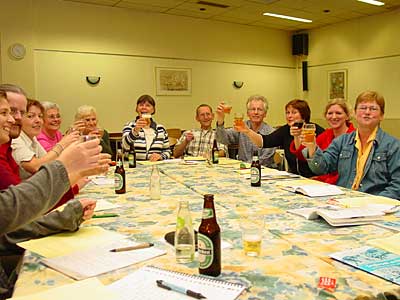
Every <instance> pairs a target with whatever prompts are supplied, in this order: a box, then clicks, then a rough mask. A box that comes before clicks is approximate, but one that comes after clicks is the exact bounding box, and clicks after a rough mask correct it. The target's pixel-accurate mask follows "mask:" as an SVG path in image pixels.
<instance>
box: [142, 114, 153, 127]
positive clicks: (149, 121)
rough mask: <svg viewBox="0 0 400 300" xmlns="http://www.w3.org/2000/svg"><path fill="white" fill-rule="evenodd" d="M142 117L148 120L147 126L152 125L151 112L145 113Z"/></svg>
mask: <svg viewBox="0 0 400 300" xmlns="http://www.w3.org/2000/svg"><path fill="white" fill-rule="evenodd" d="M141 117H142V118H143V119H144V120H145V121H146V123H147V124H146V126H150V123H151V114H148V113H143V114H142V115H141Z"/></svg>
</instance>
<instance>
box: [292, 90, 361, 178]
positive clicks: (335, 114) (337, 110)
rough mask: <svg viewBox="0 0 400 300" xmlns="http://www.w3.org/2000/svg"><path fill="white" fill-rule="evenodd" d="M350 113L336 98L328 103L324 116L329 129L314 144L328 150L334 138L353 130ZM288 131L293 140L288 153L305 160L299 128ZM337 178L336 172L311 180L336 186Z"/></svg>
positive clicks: (341, 101)
mask: <svg viewBox="0 0 400 300" xmlns="http://www.w3.org/2000/svg"><path fill="white" fill-rule="evenodd" d="M350 112H351V111H350V108H349V106H348V105H347V102H346V101H345V100H344V99H341V98H337V99H332V100H330V101H329V102H328V104H327V105H326V107H325V113H324V115H325V118H326V120H327V122H328V124H329V127H330V128H328V129H326V130H325V131H324V132H323V133H321V134H320V135H318V136H317V138H316V143H317V145H318V146H319V147H320V148H321V149H322V150H325V149H326V148H328V146H329V145H330V143H331V142H332V141H333V139H334V138H336V137H338V136H339V135H342V134H344V133H349V132H352V131H354V130H355V128H354V126H353V124H352V123H351V122H350V117H351V113H350ZM290 131H291V132H290V133H291V134H292V135H293V136H294V140H293V141H292V143H291V145H290V151H291V152H292V153H293V154H295V155H296V156H297V158H298V159H301V160H305V158H304V156H303V154H302V152H301V151H302V150H303V149H304V148H305V147H304V146H303V145H301V139H300V134H301V128H297V127H293V126H292V127H291V129H290ZM337 178H338V174H337V172H333V173H330V174H324V175H319V176H314V177H312V179H316V180H319V181H323V182H327V183H330V184H336V181H337Z"/></svg>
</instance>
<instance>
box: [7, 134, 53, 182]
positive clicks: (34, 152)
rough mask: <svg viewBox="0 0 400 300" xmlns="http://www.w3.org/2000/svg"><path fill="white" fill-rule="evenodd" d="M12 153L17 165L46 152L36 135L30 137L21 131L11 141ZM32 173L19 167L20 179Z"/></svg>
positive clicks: (41, 155)
mask: <svg viewBox="0 0 400 300" xmlns="http://www.w3.org/2000/svg"><path fill="white" fill-rule="evenodd" d="M11 148H12V155H13V157H14V159H15V161H16V162H17V164H18V165H21V163H22V162H29V161H31V160H32V158H33V157H36V158H41V157H43V156H45V155H46V154H47V152H46V150H44V149H43V147H42V145H40V143H39V142H38V141H37V139H36V137H34V138H33V139H31V138H30V137H29V136H28V135H27V134H26V133H25V132H23V131H21V134H20V135H19V137H18V138H16V139H13V140H12V142H11ZM31 175H32V174H31V173H29V172H27V171H25V169H23V168H20V176H21V178H22V179H26V178H28V177H30V176H31Z"/></svg>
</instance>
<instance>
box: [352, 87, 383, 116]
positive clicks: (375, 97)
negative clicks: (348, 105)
mask: <svg viewBox="0 0 400 300" xmlns="http://www.w3.org/2000/svg"><path fill="white" fill-rule="evenodd" d="M373 101H375V102H376V103H377V104H378V105H379V107H380V109H381V112H382V114H384V113H385V99H384V98H383V96H382V95H381V94H379V93H378V92H375V91H365V92H362V93H361V94H360V95H358V97H357V99H356V104H355V106H354V109H357V106H358V104H360V103H361V102H373Z"/></svg>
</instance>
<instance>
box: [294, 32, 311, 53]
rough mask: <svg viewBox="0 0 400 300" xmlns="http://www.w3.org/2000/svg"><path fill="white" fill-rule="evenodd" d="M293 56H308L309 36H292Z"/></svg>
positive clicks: (304, 34)
mask: <svg viewBox="0 0 400 300" xmlns="http://www.w3.org/2000/svg"><path fill="white" fill-rule="evenodd" d="M292 55H308V34H306V33H302V34H295V35H293V36H292Z"/></svg>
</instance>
